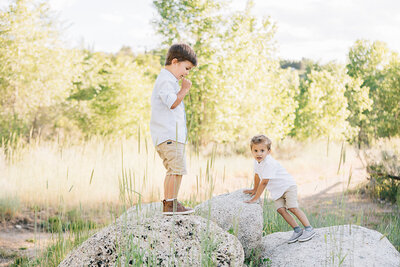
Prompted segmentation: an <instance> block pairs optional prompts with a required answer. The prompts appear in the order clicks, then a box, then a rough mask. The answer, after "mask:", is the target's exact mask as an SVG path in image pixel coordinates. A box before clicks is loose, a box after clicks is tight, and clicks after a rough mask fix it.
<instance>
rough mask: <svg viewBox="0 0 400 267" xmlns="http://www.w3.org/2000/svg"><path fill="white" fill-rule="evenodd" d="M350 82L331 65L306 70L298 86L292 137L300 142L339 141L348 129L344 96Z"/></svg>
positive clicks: (344, 72)
mask: <svg viewBox="0 0 400 267" xmlns="http://www.w3.org/2000/svg"><path fill="white" fill-rule="evenodd" d="M349 83H351V79H350V77H349V76H347V75H346V69H345V68H344V67H342V66H340V65H335V64H330V65H327V66H325V67H324V68H323V69H322V70H320V71H317V70H309V73H308V74H307V75H306V78H305V79H304V80H303V81H302V83H301V91H300V92H301V93H300V95H299V96H298V100H299V108H298V109H297V111H296V124H295V129H294V135H295V136H296V137H297V138H299V139H307V138H312V139H315V138H320V137H329V138H332V139H342V138H343V137H344V136H345V133H346V132H347V133H348V132H349V130H350V129H351V127H350V125H349V123H348V121H347V118H348V116H349V115H350V112H349V110H348V109H347V98H346V97H345V92H346V86H347V85H348V84H349Z"/></svg>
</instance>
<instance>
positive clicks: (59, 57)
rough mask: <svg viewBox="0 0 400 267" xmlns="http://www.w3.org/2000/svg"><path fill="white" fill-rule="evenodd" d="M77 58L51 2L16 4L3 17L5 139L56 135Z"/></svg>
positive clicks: (0, 82)
mask: <svg viewBox="0 0 400 267" xmlns="http://www.w3.org/2000/svg"><path fill="white" fill-rule="evenodd" d="M74 56H75V54H74V53H73V52H71V51H68V50H65V49H63V48H62V46H61V43H60V42H59V37H58V26H57V23H56V21H55V20H54V19H53V18H52V17H51V13H50V11H49V9H48V6H47V4H46V3H39V4H35V3H34V1H30V0H16V1H15V2H12V3H11V4H10V5H9V7H8V8H6V9H5V10H4V11H1V12H0V136H6V137H7V135H9V133H11V132H17V133H20V134H25V135H28V134H29V131H30V130H33V133H36V132H38V130H39V129H41V130H42V132H44V131H46V132H49V133H51V132H52V131H53V129H54V127H55V125H56V123H55V122H56V121H57V120H59V119H60V118H61V117H62V110H61V108H60V107H61V105H60V103H62V101H63V100H64V99H65V97H66V96H67V92H68V88H69V81H70V78H71V77H72V75H73V71H72V64H73V59H74Z"/></svg>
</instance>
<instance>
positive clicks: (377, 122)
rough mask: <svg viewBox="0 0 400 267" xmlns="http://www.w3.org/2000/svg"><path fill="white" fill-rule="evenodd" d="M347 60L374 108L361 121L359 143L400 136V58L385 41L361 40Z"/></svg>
mask: <svg viewBox="0 0 400 267" xmlns="http://www.w3.org/2000/svg"><path fill="white" fill-rule="evenodd" d="M348 58H349V64H348V65H347V69H348V74H349V75H350V76H351V77H353V78H355V79H361V80H362V84H361V88H365V90H369V98H370V99H372V101H373V104H372V108H371V109H368V110H366V111H365V112H364V115H365V116H364V118H363V119H361V120H359V125H358V127H359V128H360V134H359V142H361V143H369V142H370V141H371V139H372V138H374V137H390V136H395V135H398V134H399V130H398V129H399V127H398V120H397V117H396V116H398V110H399V107H398V103H399V101H398V99H399V98H398V95H399V93H400V89H399V86H398V83H397V82H396V79H397V78H396V77H398V67H397V66H398V61H399V59H398V55H397V54H396V53H393V52H392V51H390V49H389V48H388V47H387V45H386V43H384V42H380V41H375V42H371V41H367V40H358V41H356V42H355V44H354V45H353V46H352V47H351V48H350V51H349V54H348ZM396 101H397V102H396Z"/></svg>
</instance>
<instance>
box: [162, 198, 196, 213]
mask: <svg viewBox="0 0 400 267" xmlns="http://www.w3.org/2000/svg"><path fill="white" fill-rule="evenodd" d="M193 212H194V210H193V209H191V208H185V207H184V206H183V205H182V203H180V202H179V201H178V200H176V199H174V200H168V201H167V200H165V199H164V200H163V214H164V215H186V214H191V213H193Z"/></svg>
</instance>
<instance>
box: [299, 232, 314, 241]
mask: <svg viewBox="0 0 400 267" xmlns="http://www.w3.org/2000/svg"><path fill="white" fill-rule="evenodd" d="M315 234H316V233H315V232H314V233H313V234H312V235H310V236H309V237H307V238H306V239H300V238H299V242H306V241H308V240H310V239H311V238H313V237H314V236H315Z"/></svg>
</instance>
